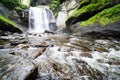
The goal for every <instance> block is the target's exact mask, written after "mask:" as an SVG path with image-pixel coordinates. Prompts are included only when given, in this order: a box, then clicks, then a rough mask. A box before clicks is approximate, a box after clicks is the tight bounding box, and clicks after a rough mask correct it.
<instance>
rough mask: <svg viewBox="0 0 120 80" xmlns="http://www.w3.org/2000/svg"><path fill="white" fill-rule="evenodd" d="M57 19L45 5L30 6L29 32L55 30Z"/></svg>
mask: <svg viewBox="0 0 120 80" xmlns="http://www.w3.org/2000/svg"><path fill="white" fill-rule="evenodd" d="M51 24H55V19H54V17H53V14H52V12H51V11H50V10H49V9H46V8H44V7H30V9H29V32H32V33H43V32H44V31H46V30H47V31H54V29H53V28H55V27H56V26H55V25H51ZM51 26H52V27H51Z"/></svg>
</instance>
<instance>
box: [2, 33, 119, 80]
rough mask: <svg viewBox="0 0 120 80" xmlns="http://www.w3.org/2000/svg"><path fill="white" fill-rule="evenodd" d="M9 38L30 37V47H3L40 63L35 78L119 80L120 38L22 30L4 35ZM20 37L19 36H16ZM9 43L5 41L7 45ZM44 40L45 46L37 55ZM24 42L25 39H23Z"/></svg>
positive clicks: (6, 51)
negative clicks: (38, 32)
mask: <svg viewBox="0 0 120 80" xmlns="http://www.w3.org/2000/svg"><path fill="white" fill-rule="evenodd" d="M1 39H2V40H3V39H9V41H12V40H13V41H14V43H15V42H16V41H21V40H22V39H23V41H24V40H26V41H28V42H27V43H24V44H25V45H27V46H28V47H27V49H22V48H19V47H18V48H19V49H17V47H16V46H12V47H11V45H9V47H8V48H5V49H0V52H2V53H8V52H9V49H11V48H15V49H14V53H15V54H14V55H21V57H23V56H24V58H26V59H27V58H28V57H29V59H33V60H34V64H37V66H38V74H37V75H36V79H35V80H120V42H119V41H117V40H112V41H111V40H109V39H93V38H84V37H76V36H72V35H67V34H54V35H53V34H47V33H45V34H32V35H31V34H30V35H28V34H22V35H15V36H14V35H13V36H12V35H10V36H2V37H1ZM17 39H18V40H17ZM9 41H8V43H3V44H4V46H5V45H6V44H9ZM41 43H42V45H43V43H44V45H43V47H44V46H46V45H48V46H47V47H46V50H45V51H44V52H43V53H42V54H41V55H39V56H37V57H35V58H34V55H35V54H36V53H37V51H38V50H39V49H40V48H42V47H39V45H40V44H41ZM22 44H23V43H22Z"/></svg>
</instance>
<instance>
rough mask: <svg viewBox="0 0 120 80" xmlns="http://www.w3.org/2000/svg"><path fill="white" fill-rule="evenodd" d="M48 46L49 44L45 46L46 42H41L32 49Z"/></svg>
mask: <svg viewBox="0 0 120 80" xmlns="http://www.w3.org/2000/svg"><path fill="white" fill-rule="evenodd" d="M48 46H49V44H47V43H46V42H42V43H40V44H38V45H35V46H34V47H37V48H38V47H48Z"/></svg>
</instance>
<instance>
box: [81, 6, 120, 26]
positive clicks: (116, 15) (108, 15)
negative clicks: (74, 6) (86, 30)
mask: <svg viewBox="0 0 120 80" xmlns="http://www.w3.org/2000/svg"><path fill="white" fill-rule="evenodd" d="M119 20H120V4H118V5H115V6H113V7H112V8H108V9H104V10H103V11H101V12H100V13H98V14H96V15H95V16H93V17H91V18H90V19H88V20H86V21H83V22H82V23H80V26H88V25H93V24H94V23H99V24H101V25H103V26H104V25H107V24H109V23H114V22H116V21H119Z"/></svg>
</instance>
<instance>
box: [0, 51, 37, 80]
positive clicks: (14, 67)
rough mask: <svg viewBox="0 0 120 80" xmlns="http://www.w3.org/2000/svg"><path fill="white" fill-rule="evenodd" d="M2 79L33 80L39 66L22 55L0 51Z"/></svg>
mask: <svg viewBox="0 0 120 80" xmlns="http://www.w3.org/2000/svg"><path fill="white" fill-rule="evenodd" d="M0 62H1V63H0V80H33V78H34V76H35V75H36V73H37V66H36V65H35V64H34V63H33V62H32V61H30V60H28V59H24V58H23V57H20V56H15V55H11V54H2V53H0Z"/></svg>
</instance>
